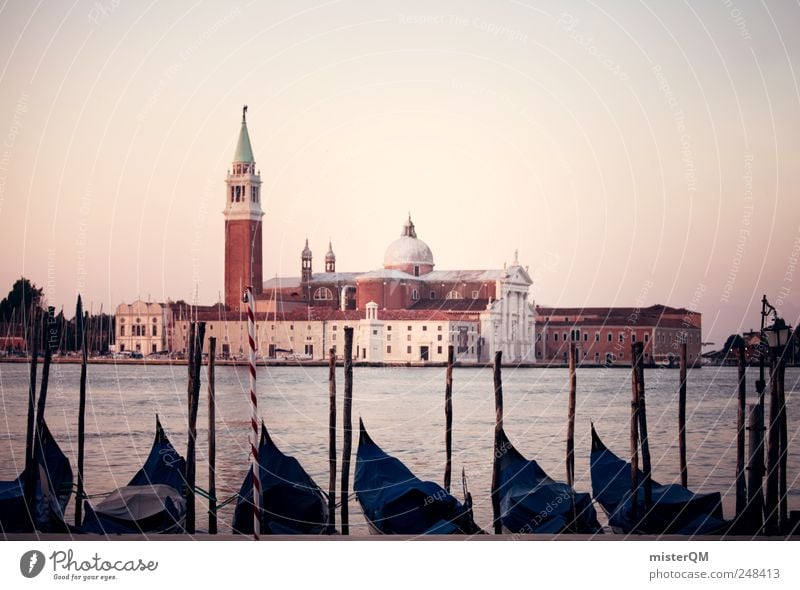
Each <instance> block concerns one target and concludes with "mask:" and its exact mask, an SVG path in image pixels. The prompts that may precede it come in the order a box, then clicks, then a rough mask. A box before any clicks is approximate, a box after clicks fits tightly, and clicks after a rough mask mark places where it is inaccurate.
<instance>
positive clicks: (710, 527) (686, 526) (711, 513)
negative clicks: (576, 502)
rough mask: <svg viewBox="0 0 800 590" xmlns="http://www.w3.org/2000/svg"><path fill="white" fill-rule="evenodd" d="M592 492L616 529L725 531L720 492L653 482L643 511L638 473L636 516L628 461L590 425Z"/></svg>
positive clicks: (669, 532)
mask: <svg viewBox="0 0 800 590" xmlns="http://www.w3.org/2000/svg"><path fill="white" fill-rule="evenodd" d="M591 472H592V495H593V496H594V499H595V500H597V501H598V502H599V503H600V506H602V508H603V511H604V512H605V513H606V514H607V515H608V523H609V525H610V526H611V528H612V529H614V531H615V532H620V533H625V534H628V533H643V534H651V535H706V534H715V533H721V532H724V531H725V530H726V528H727V526H728V523H727V522H726V521H725V520H723V517H722V498H721V496H720V494H719V492H713V493H709V494H696V493H694V492H692V491H690V490H688V489H687V488H685V487H683V486H680V485H678V484H669V485H661V484H660V483H657V482H656V481H653V482H652V490H653V506H652V509H651V510H650V513H649V514H645V505H644V484H643V483H642V482H644V473H642V472H641V471H639V472H638V481H639V487H638V490H637V493H636V515H637V516H636V518H634V517H633V515H632V513H631V508H632V507H633V502H632V499H633V495H632V494H631V464H630V463H628V462H627V461H623V460H622V459H620V458H619V457H617V456H616V455H615V454H614V453H612V452H611V451H609V450H608V448H606V446H605V445H604V444H603V441H601V440H600V437H599V436H598V435H597V432H596V431H595V429H594V425H592V455H591Z"/></svg>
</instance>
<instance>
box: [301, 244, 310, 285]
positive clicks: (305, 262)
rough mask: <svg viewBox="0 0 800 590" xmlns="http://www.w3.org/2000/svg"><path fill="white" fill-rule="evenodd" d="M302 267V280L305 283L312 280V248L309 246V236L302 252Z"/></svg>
mask: <svg viewBox="0 0 800 590" xmlns="http://www.w3.org/2000/svg"><path fill="white" fill-rule="evenodd" d="M301 259H302V268H301V273H300V280H301V281H302V282H303V283H308V282H310V281H311V248H309V247H308V238H306V246H305V248H303V253H302V254H301Z"/></svg>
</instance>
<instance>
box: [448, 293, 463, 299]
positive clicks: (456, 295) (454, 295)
mask: <svg viewBox="0 0 800 590" xmlns="http://www.w3.org/2000/svg"><path fill="white" fill-rule="evenodd" d="M447 298H448V299H463V297H462V295H461V293H459V292H458V291H450V292H449V293H448V294H447Z"/></svg>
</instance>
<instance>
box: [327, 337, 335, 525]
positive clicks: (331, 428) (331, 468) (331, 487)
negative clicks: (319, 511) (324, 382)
mask: <svg viewBox="0 0 800 590" xmlns="http://www.w3.org/2000/svg"><path fill="white" fill-rule="evenodd" d="M335 530H336V349H335V348H333V347H331V349H330V350H329V351H328V534H333V532H334V531H335Z"/></svg>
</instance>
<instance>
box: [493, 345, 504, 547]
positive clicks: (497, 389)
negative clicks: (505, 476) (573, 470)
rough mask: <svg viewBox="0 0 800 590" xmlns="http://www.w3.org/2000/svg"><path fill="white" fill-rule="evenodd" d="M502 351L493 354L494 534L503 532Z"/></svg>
mask: <svg viewBox="0 0 800 590" xmlns="http://www.w3.org/2000/svg"><path fill="white" fill-rule="evenodd" d="M502 362H503V351H502V350H498V351H497V352H495V353H494V412H495V418H494V461H493V462H492V519H493V523H494V534H495V535H499V534H501V533H502V532H503V523H502V522H501V520H500V495H499V493H498V490H499V487H500V459H501V457H502V455H503V453H504V452H505V451H506V449H503V448H501V447H500V439H501V433H502V432H503V377H502V375H501V365H502Z"/></svg>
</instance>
